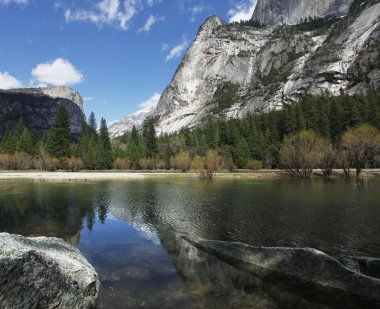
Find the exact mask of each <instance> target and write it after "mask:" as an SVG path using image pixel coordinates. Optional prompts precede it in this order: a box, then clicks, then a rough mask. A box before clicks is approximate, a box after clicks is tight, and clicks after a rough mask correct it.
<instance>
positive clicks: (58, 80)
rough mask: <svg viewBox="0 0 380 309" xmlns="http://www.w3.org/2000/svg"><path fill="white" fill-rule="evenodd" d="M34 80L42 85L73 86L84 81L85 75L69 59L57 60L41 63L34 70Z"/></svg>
mask: <svg viewBox="0 0 380 309" xmlns="http://www.w3.org/2000/svg"><path fill="white" fill-rule="evenodd" d="M32 76H33V78H34V79H35V80H36V81H38V82H39V83H40V84H49V85H54V86H58V85H73V84H78V83H80V82H81V81H83V75H82V73H80V72H79V71H78V70H77V69H76V68H75V67H74V66H73V65H72V64H71V63H70V61H68V60H67V59H63V58H57V59H55V60H54V61H52V62H47V63H40V64H39V65H37V66H36V67H35V68H34V69H33V70H32Z"/></svg>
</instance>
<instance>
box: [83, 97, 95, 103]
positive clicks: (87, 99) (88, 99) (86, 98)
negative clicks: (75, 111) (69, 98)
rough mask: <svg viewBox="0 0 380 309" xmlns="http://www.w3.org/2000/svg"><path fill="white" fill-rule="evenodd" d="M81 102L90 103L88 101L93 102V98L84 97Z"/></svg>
mask: <svg viewBox="0 0 380 309" xmlns="http://www.w3.org/2000/svg"><path fill="white" fill-rule="evenodd" d="M83 101H86V102H90V101H95V98H94V97H84V98H83Z"/></svg>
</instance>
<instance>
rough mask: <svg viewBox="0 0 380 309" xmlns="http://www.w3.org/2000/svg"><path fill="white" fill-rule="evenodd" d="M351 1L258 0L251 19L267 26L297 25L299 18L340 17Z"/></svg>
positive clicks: (345, 12)
mask: <svg viewBox="0 0 380 309" xmlns="http://www.w3.org/2000/svg"><path fill="white" fill-rule="evenodd" d="M352 2H353V0H259V1H258V2H257V5H256V8H255V11H254V13H253V16H252V19H253V20H255V21H258V22H260V23H261V24H264V25H268V26H276V25H282V24H297V23H298V22H299V21H300V20H301V18H302V19H304V18H308V17H324V16H342V15H345V14H347V12H348V9H349V7H350V4H351V3H352Z"/></svg>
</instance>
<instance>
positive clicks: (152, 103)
mask: <svg viewBox="0 0 380 309" xmlns="http://www.w3.org/2000/svg"><path fill="white" fill-rule="evenodd" d="M160 98H161V93H157V92H156V93H155V94H153V95H152V96H151V97H150V98H149V99H148V100H146V101H144V102H142V103H140V104H139V108H141V109H151V108H153V107H156V106H157V104H158V101H160Z"/></svg>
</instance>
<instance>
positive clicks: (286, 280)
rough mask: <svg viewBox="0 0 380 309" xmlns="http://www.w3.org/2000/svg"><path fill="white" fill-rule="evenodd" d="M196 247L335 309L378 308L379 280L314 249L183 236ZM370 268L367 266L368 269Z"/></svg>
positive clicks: (238, 267) (379, 299)
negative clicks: (355, 270)
mask: <svg viewBox="0 0 380 309" xmlns="http://www.w3.org/2000/svg"><path fill="white" fill-rule="evenodd" d="M184 239H185V240H186V241H188V242H189V243H190V244H192V245H193V246H195V247H196V248H198V249H200V250H203V251H205V252H207V253H210V254H212V255H214V256H215V257H217V258H219V259H220V260H222V261H224V262H227V263H229V264H231V265H232V266H234V267H235V268H237V269H239V270H241V271H245V272H248V273H251V274H253V275H255V276H257V277H259V278H260V279H263V280H265V281H269V282H272V283H275V284H276V285H279V286H282V287H283V288H284V289H287V290H289V291H292V292H295V293H297V294H301V295H302V296H303V297H306V298H308V299H311V300H313V301H318V302H321V303H325V304H326V305H331V306H333V307H336V308H358V307H359V308H364V307H365V308H379V307H380V280H379V279H378V278H374V277H370V276H368V274H369V273H368V272H367V274H366V275H365V274H362V273H358V272H354V271H351V270H350V269H348V268H346V267H345V266H344V265H343V264H341V263H340V262H339V261H338V260H336V259H334V258H332V257H330V256H328V255H327V254H325V253H323V252H321V251H318V250H315V249H311V248H282V247H273V248H272V247H253V246H249V245H245V244H242V243H235V242H223V241H207V240H203V239H199V238H191V237H188V236H184ZM368 269H369V268H368V267H367V270H368Z"/></svg>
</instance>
